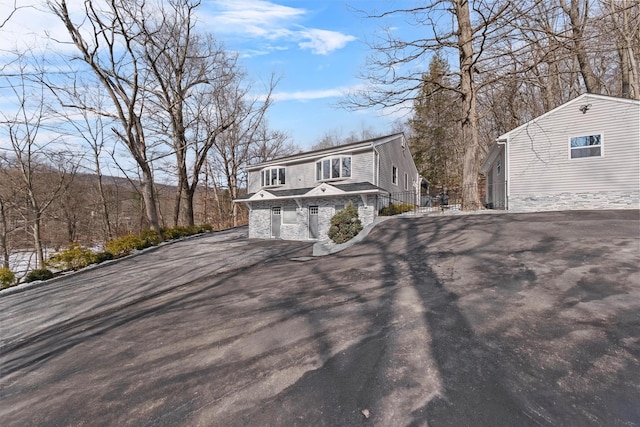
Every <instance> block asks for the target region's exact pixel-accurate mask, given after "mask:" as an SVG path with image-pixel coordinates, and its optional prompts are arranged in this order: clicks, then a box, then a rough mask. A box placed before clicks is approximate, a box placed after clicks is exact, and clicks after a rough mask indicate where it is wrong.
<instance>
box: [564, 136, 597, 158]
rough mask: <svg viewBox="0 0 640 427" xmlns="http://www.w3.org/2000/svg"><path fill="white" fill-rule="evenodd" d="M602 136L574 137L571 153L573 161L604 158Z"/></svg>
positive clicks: (570, 148) (570, 146)
mask: <svg viewBox="0 0 640 427" xmlns="http://www.w3.org/2000/svg"><path fill="white" fill-rule="evenodd" d="M602 148H603V147H602V135H601V134H597V135H586V136H572V137H571V139H570V142H569V152H570V156H571V158H572V159H579V158H582V157H602Z"/></svg>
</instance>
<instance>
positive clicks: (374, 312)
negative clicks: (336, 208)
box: [0, 211, 640, 426]
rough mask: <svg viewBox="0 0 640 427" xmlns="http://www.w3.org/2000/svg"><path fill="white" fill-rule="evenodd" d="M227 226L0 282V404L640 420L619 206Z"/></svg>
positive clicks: (141, 420)
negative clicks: (7, 291)
mask: <svg viewBox="0 0 640 427" xmlns="http://www.w3.org/2000/svg"><path fill="white" fill-rule="evenodd" d="M226 236H227V237H228V238H227V237H225V235H224V234H219V235H214V236H210V237H203V238H199V239H194V240H190V241H184V242H180V243H177V244H172V245H167V246H164V247H161V248H158V249H156V250H154V251H151V252H148V253H144V254H140V255H138V256H135V257H132V258H129V259H127V260H123V261H120V262H117V263H113V264H111V265H108V266H105V267H102V268H98V269H95V270H93V271H87V272H83V273H81V274H76V275H73V276H69V277H67V278H64V279H62V280H59V281H57V282H53V283H51V284H48V285H46V286H43V287H40V288H34V289H29V290H26V291H24V292H21V293H17V294H13V295H8V296H3V297H0V321H1V322H2V323H0V326H1V327H2V336H3V343H2V355H1V359H0V363H1V364H2V372H1V377H2V378H1V381H2V383H1V393H2V395H1V396H0V397H1V399H2V400H1V401H0V419H1V420H2V424H3V425H8V426H14V425H15V426H25V425H42V426H45V425H46V426H62V425H91V426H93V425H118V426H120V425H123V426H126V425H131V426H134V425H135V426H139V425H163V426H164V425H166V426H170V425H188V426H193V425H202V426H210V425H220V426H228V425H238V426H241V425H256V426H258V425H259V426H264V425H314V426H317V425H326V426H336V425H384V426H387V425H427V424H428V425H435V426H438V425H451V426H461V425H491V426H495V425H640V272H639V270H640V268H639V262H640V255H639V254H640V221H639V213H638V211H612V212H567V213H545V214H501V215H477V216H441V217H423V218H405V219H393V220H389V221H386V222H384V223H382V224H381V225H379V226H378V227H377V228H376V229H374V231H372V233H371V234H370V235H369V236H368V237H367V238H366V239H365V240H364V241H363V242H362V243H360V244H358V245H355V246H353V247H351V248H349V249H347V250H345V251H343V252H340V253H338V254H335V255H332V256H328V257H322V258H314V259H312V260H309V261H300V260H298V261H294V260H292V258H296V257H298V258H297V259H300V258H299V257H302V256H305V255H308V254H309V253H310V247H309V245H307V244H304V243H291V242H274V241H250V240H247V239H246V238H244V237H243V236H242V235H241V234H238V232H237V231H236V232H230V233H229V234H228V235H226ZM220 240H223V241H220ZM302 259H305V258H302Z"/></svg>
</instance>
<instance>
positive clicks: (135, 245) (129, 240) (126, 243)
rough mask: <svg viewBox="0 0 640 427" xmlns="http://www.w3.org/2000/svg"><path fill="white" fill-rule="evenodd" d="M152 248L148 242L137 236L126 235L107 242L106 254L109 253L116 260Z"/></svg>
mask: <svg viewBox="0 0 640 427" xmlns="http://www.w3.org/2000/svg"><path fill="white" fill-rule="evenodd" d="M149 246H152V245H151V244H150V243H149V242H148V241H147V240H145V239H143V238H142V237H140V236H138V235H136V234H126V235H124V236H122V237H118V238H117V239H114V240H109V241H108V242H107V245H106V248H105V252H109V253H110V254H111V255H112V256H113V257H114V258H120V257H123V256H126V255H129V254H130V253H131V252H133V251H134V250H136V249H137V250H140V249H144V248H148V247H149Z"/></svg>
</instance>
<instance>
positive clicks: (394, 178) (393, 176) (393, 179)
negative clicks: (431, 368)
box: [391, 166, 398, 185]
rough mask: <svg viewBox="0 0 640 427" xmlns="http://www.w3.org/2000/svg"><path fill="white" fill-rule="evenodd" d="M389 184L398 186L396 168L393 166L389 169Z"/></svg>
mask: <svg viewBox="0 0 640 427" xmlns="http://www.w3.org/2000/svg"><path fill="white" fill-rule="evenodd" d="M391 182H392V183H394V184H395V185H398V168H397V167H395V166H393V167H392V168H391Z"/></svg>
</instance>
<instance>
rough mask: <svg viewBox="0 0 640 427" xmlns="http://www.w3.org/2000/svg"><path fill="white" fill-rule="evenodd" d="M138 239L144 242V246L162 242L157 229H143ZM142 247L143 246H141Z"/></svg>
mask: <svg viewBox="0 0 640 427" xmlns="http://www.w3.org/2000/svg"><path fill="white" fill-rule="evenodd" d="M140 239H141V240H143V241H144V242H145V245H146V246H145V247H147V248H148V247H149V246H156V245H159V244H160V243H161V242H162V237H161V236H160V234H158V232H157V231H155V230H152V229H151V228H149V229H147V230H144V231H142V232H141V233H140ZM143 249H144V248H143Z"/></svg>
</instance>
